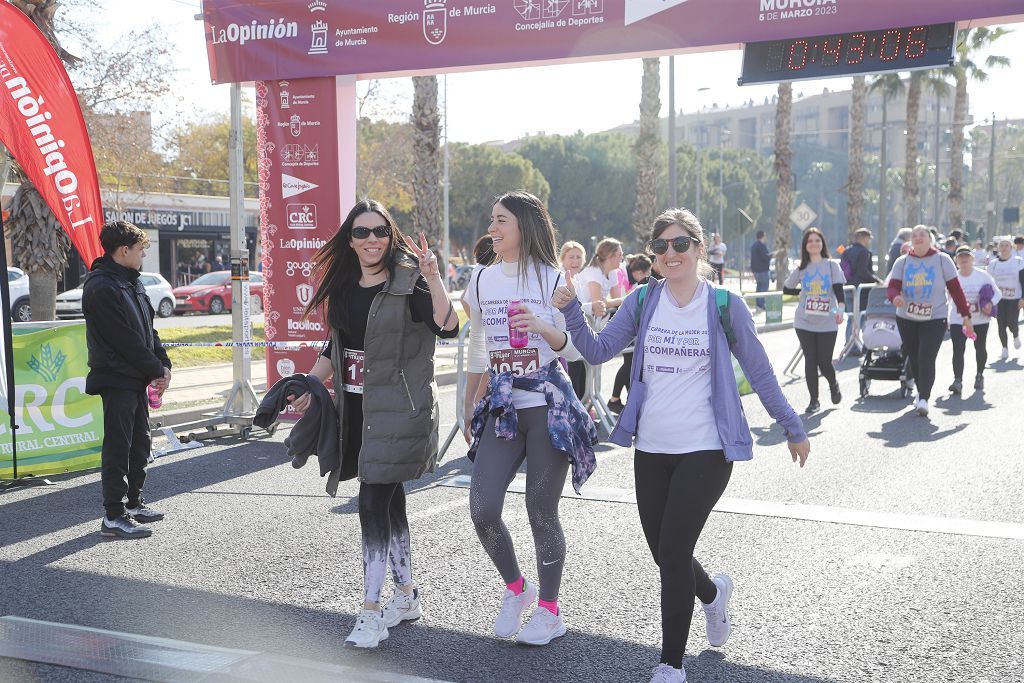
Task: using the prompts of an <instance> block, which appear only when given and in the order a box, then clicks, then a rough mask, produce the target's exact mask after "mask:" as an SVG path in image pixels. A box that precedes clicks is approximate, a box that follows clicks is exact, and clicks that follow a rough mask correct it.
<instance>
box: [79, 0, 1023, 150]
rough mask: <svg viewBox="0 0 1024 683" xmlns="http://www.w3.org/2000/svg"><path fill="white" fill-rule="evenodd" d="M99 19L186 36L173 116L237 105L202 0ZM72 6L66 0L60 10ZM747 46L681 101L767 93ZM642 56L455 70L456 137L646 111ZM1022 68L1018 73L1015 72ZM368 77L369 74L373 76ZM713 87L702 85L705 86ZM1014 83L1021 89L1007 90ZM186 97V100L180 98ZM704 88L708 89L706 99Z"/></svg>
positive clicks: (993, 103) (111, 7) (1003, 46)
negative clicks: (214, 62)
mask: <svg viewBox="0 0 1024 683" xmlns="http://www.w3.org/2000/svg"><path fill="white" fill-rule="evenodd" d="M98 5H99V12H98V13H94V12H90V14H91V15H92V16H93V17H94V19H95V20H96V21H97V25H98V29H97V30H98V32H99V33H100V37H101V38H103V39H113V38H115V37H117V36H118V35H120V34H123V33H126V32H128V31H130V30H132V29H134V28H144V27H146V26H148V25H150V24H152V23H154V22H156V23H158V24H159V25H160V26H161V28H163V29H164V30H166V31H167V32H168V33H169V34H171V35H173V36H175V37H176V38H177V39H178V40H180V41H181V49H180V51H179V52H178V56H177V58H176V59H177V66H178V68H179V69H181V72H180V74H179V75H178V86H179V87H178V88H177V92H176V101H173V102H168V103H167V104H166V106H165V109H164V115H165V116H174V115H183V116H186V117H194V116H197V115H200V114H201V113H202V112H209V111H213V110H214V109H215V108H216V107H217V106H218V105H217V103H218V102H220V103H223V104H222V111H227V108H228V86H211V85H210V77H209V70H208V65H207V61H206V50H205V43H204V37H203V30H202V23H201V22H199V21H196V20H195V19H194V18H193V17H194V15H196V14H198V13H199V12H200V5H199V1H198V0H146V2H139V1H138V0H98ZM61 11H66V10H61ZM1010 28H1013V29H1014V30H1015V32H1014V33H1012V34H1010V35H1008V36H1006V37H1004V38H1003V39H1001V41H1000V42H999V43H998V44H997V48H998V49H997V50H996V52H997V53H998V54H1001V55H1005V56H1008V57H1010V58H1011V60H1012V61H1013V64H1014V68H1010V69H1002V70H996V71H993V72H992V77H991V79H990V82H988V83H987V84H985V85H977V84H975V85H972V87H971V100H972V107H971V110H972V114H973V115H974V117H975V120H977V121H982V120H984V119H985V118H986V117H988V116H990V115H991V112H993V111H994V112H995V113H996V116H997V117H998V118H1024V95H1022V94H1021V90H1020V85H1019V78H1020V76H1019V74H1020V68H1021V67H1022V66H1024V24H1016V25H1013V26H1011V27H1010ZM740 54H741V53H740V52H739V51H734V52H716V53H704V54H695V55H682V56H678V57H676V106H677V108H680V109H682V110H684V111H695V110H696V108H697V106H698V105H700V106H709V107H710V106H712V105H713V104H715V103H717V104H718V105H719V106H726V105H731V106H739V105H741V104H742V103H743V102H745V101H746V100H748V99H753V100H754V101H755V102H763V101H764V98H765V97H766V96H768V97H771V95H772V94H773V93H774V92H775V86H771V85H768V86H748V87H744V88H741V87H739V86H737V85H736V77H737V75H738V74H739V64H740ZM640 75H641V66H640V61H639V60H635V59H634V60H617V61H607V62H593V63H587V64H575V65H564V66H548V67H538V68H528V69H500V70H492V71H486V72H477V73H462V74H453V75H450V76H449V77H448V101H449V109H448V116H449V131H450V133H449V134H450V138H451V139H452V140H455V141H464V142H484V141H490V140H512V139H515V138H518V137H521V136H523V135H525V134H527V133H537V132H546V133H572V132H575V131H576V130H583V131H584V132H587V133H590V132H596V131H600V130H606V129H608V128H612V127H614V126H616V125H619V124H622V123H628V122H630V121H633V120H634V119H636V118H637V116H638V107H639V99H640ZM1015 75H1016V78H1015ZM849 83H850V81H849V79H831V80H825V81H802V82H797V83H795V84H794V93H803V94H805V95H812V94H817V93H819V92H821V90H822V89H823V88H826V87H827V88H829V89H832V90H842V89H846V88H849ZM364 87H365V84H364ZM703 87H707V88H709V90H707V91H706V92H701V93H700V94H699V95H698V94H697V90H698V88H703ZM525 92H530V93H531V97H530V100H531V101H533V102H537V103H538V104H537V106H534V107H529V108H523V107H521V106H520V105H519V103H520V102H522V98H521V97H517V96H510V95H509V94H510V93H516V94H521V93H525ZM381 93H382V94H383V95H384V98H383V101H384V104H383V107H382V108H381V111H382V112H383V113H389V114H390V116H392V117H393V118H401V117H403V116H404V112H405V111H407V109H408V106H409V102H410V101H411V97H412V87H411V84H410V81H409V79H407V78H402V79H387V80H385V81H384V82H383V83H382V87H381ZM1006 93H1013V96H1012V97H1007V96H1006ZM178 97H180V100H178V99H177V98H178ZM698 98H699V99H698ZM662 105H663V114H667V111H668V67H667V60H664V61H663V62H662Z"/></svg>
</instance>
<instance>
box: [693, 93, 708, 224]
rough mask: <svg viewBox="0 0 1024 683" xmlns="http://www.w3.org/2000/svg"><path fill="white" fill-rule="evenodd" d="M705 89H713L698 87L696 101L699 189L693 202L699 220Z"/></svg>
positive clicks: (696, 179)
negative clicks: (701, 109)
mask: <svg viewBox="0 0 1024 683" xmlns="http://www.w3.org/2000/svg"><path fill="white" fill-rule="evenodd" d="M705 90H711V88H707V87H705V88H697V98H696V102H697V173H696V176H695V177H694V184H696V186H697V189H696V191H695V192H694V195H695V199H694V202H693V211H694V214H695V215H696V216H697V220H698V221H699V220H701V217H700V175H701V173H700V157H701V132H702V130H703V129H702V128H701V127H700V94H701V93H702V92H704V91H705Z"/></svg>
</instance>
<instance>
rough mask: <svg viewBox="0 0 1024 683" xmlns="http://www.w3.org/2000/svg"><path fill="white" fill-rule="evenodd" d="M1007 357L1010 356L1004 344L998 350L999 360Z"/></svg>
mask: <svg viewBox="0 0 1024 683" xmlns="http://www.w3.org/2000/svg"><path fill="white" fill-rule="evenodd" d="M1009 357H1010V350H1009V349H1008V348H1006V347H1005V346H1004V347H1003V350H1002V351H1000V352H999V360H1006V359H1007V358H1009Z"/></svg>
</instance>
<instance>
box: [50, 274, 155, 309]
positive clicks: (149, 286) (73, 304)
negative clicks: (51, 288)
mask: <svg viewBox="0 0 1024 683" xmlns="http://www.w3.org/2000/svg"><path fill="white" fill-rule="evenodd" d="M139 282H141V283H142V286H143V287H145V288H146V295H147V296H149V302H150V303H151V304H153V310H154V311H156V314H157V315H159V316H160V317H161V318H167V317H169V316H171V315H172V314H173V313H174V293H173V290H172V288H171V283H169V282H168V281H167V280H165V279H164V277H163V275H161V274H160V273H141V274H140V275H139ZM57 317H58V318H80V317H82V287H81V286H78V287H75V288H74V289H69V290H68V291H66V292H63V293H61V294H58V295H57Z"/></svg>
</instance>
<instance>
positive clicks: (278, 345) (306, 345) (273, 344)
mask: <svg viewBox="0 0 1024 683" xmlns="http://www.w3.org/2000/svg"><path fill="white" fill-rule="evenodd" d="M160 345H161V346H162V347H164V348H165V349H166V348H171V347H182V346H193V347H225V348H231V347H236V346H241V347H247V348H264V347H269V348H275V349H310V348H317V349H322V348H324V346H326V345H327V342H326V341H311V342H309V341H305V342H304V341H291V342H289V341H280V342H279V341H262V342H261V341H251V342H236V341H223V342H163V341H162V342H160ZM458 345H459V343H458V342H455V341H449V340H447V339H438V340H437V346H458Z"/></svg>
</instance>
